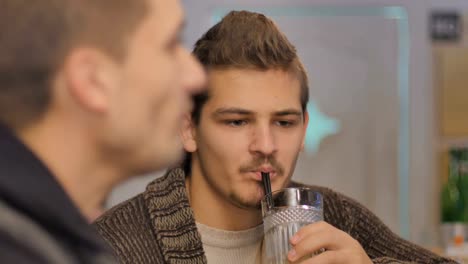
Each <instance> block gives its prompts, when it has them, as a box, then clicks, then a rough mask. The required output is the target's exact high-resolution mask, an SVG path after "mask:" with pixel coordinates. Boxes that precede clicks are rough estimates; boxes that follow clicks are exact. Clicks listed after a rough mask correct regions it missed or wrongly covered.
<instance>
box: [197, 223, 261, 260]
mask: <svg viewBox="0 0 468 264" xmlns="http://www.w3.org/2000/svg"><path fill="white" fill-rule="evenodd" d="M197 228H198V231H199V232H200V234H201V239H202V243H203V249H204V250H205V255H206V258H207V260H208V264H217V263H223V264H231V263H232V264H243V263H245V264H260V263H261V261H262V246H263V225H259V226H257V227H254V228H251V229H247V230H243V231H225V230H221V229H216V228H212V227H209V226H206V225H203V224H200V223H197Z"/></svg>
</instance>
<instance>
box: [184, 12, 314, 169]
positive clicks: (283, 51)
mask: <svg viewBox="0 0 468 264" xmlns="http://www.w3.org/2000/svg"><path fill="white" fill-rule="evenodd" d="M193 54H194V55H195V57H197V58H198V59H199V60H200V62H201V64H202V65H203V66H204V67H205V69H207V70H208V71H209V70H210V69H254V70H265V71H266V70H270V69H280V70H284V71H285V72H289V73H291V74H293V75H294V76H296V77H297V79H298V80H299V82H300V86H301V87H300V89H301V93H300V102H301V107H302V111H303V112H305V111H306V107H307V102H308V101H309V85H308V78H307V73H306V71H305V69H304V66H303V65H302V63H301V61H300V59H299V57H298V55H297V52H296V48H295V47H294V45H292V44H291V43H290V42H289V40H288V39H287V38H286V36H285V35H284V34H283V33H282V32H281V31H280V29H279V28H278V27H277V26H276V25H275V23H274V22H273V21H272V20H270V19H269V18H267V17H266V16H264V15H262V14H259V13H254V12H249V11H231V12H230V13H229V14H227V15H226V16H225V17H224V18H223V19H222V20H221V21H220V22H219V23H217V24H216V25H214V26H213V27H212V28H210V29H209V30H208V31H207V32H206V33H205V34H204V35H203V36H202V37H201V38H200V39H199V40H198V41H197V42H196V43H195V48H194V50H193ZM209 92H210V91H209V89H208V90H205V91H204V92H203V93H201V94H197V95H195V96H194V108H193V111H192V121H193V122H194V124H195V125H197V124H198V123H199V122H200V115H201V111H202V108H203V105H204V104H205V103H206V101H207V100H208V98H209ZM190 165H191V155H190V153H186V157H185V159H184V161H183V164H182V166H183V168H184V170H185V172H186V173H187V174H189V173H190V170H191V168H190Z"/></svg>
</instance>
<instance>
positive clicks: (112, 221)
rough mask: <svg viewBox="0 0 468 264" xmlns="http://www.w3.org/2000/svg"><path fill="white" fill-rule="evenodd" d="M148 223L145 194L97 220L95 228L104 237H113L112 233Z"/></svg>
mask: <svg viewBox="0 0 468 264" xmlns="http://www.w3.org/2000/svg"><path fill="white" fill-rule="evenodd" d="M146 221H148V219H146V215H145V204H144V199H143V193H140V194H138V195H137V196H135V197H133V198H131V199H129V200H127V201H125V202H122V203H120V204H118V205H116V206H114V207H112V208H111V209H109V210H107V211H106V212H105V213H104V214H103V215H101V216H100V217H99V218H98V219H96V220H95V221H94V223H93V226H94V227H96V228H97V230H98V232H99V233H100V234H101V235H104V236H110V235H112V233H111V232H115V231H118V230H119V232H126V231H127V230H128V229H130V227H131V226H138V225H140V224H141V223H143V222H146Z"/></svg>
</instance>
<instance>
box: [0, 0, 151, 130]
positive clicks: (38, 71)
mask: <svg viewBox="0 0 468 264" xmlns="http://www.w3.org/2000/svg"><path fill="white" fill-rule="evenodd" d="M147 5H149V3H148V1H147V0H132V1H129V0H41V1H30V0H2V1H1V2H0V122H3V123H5V124H6V125H7V126H10V127H11V128H13V129H19V128H22V127H25V126H28V125H30V124H31V123H33V122H35V121H37V120H39V119H40V118H41V117H42V115H43V114H44V113H45V112H46V110H47V107H48V105H49V103H50V101H51V89H50V88H51V87H50V86H51V85H50V82H51V81H52V79H53V78H54V76H55V74H56V73H57V72H58V71H59V69H60V67H61V66H62V64H63V61H64V59H65V57H66V56H67V54H68V53H69V52H70V51H71V50H72V49H73V48H74V47H77V46H80V45H83V46H90V47H95V48H97V49H99V50H101V51H102V52H104V53H106V54H107V55H109V56H110V57H112V58H113V59H115V60H120V61H123V59H124V58H125V54H126V48H127V40H128V37H129V35H130V34H131V33H133V31H135V29H136V28H137V25H138V24H139V23H140V22H141V21H142V19H143V18H144V17H145V15H146V13H147V12H148V8H147V7H148V6H147Z"/></svg>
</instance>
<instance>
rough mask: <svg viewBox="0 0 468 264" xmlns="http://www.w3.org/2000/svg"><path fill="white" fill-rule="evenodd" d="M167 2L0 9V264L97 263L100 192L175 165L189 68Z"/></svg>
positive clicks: (193, 78) (54, 0) (191, 86)
mask: <svg viewBox="0 0 468 264" xmlns="http://www.w3.org/2000/svg"><path fill="white" fill-rule="evenodd" d="M183 18H184V14H183V11H182V9H181V5H180V3H179V1H178V0H134V1H127V0H99V1H96V0H81V1H75V0H44V1H26V0H0V262H1V263H107V261H109V254H108V253H107V252H106V247H105V246H104V244H103V243H102V242H101V241H100V239H99V238H98V237H97V236H96V235H95V234H94V232H93V230H92V229H91V228H90V226H89V225H88V223H89V222H91V221H92V220H94V219H95V218H96V217H97V216H98V215H99V214H100V213H101V211H102V204H103V202H104V199H105V198H106V196H107V195H108V194H109V192H110V191H111V189H112V188H113V187H114V186H115V185H117V184H118V183H120V182H122V181H123V180H125V179H127V178H129V177H130V176H132V175H137V174H142V173H147V172H151V171H154V170H157V169H161V168H163V167H164V166H167V165H170V164H171V163H173V162H175V161H176V160H178V158H179V156H180V154H181V143H180V140H179V138H178V137H177V133H178V131H179V129H180V124H181V123H182V117H183V113H185V112H186V111H189V110H190V109H191V103H190V102H191V101H190V96H191V93H193V92H196V91H197V90H198V89H199V87H201V86H202V85H203V82H204V73H203V70H202V68H201V66H200V65H199V64H198V62H196V61H195V60H194V58H192V56H191V55H190V54H189V52H188V51H186V50H185V49H184V48H182V46H181V43H180V42H179V34H180V31H181V29H182V26H183Z"/></svg>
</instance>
